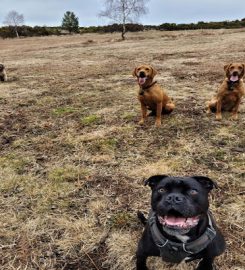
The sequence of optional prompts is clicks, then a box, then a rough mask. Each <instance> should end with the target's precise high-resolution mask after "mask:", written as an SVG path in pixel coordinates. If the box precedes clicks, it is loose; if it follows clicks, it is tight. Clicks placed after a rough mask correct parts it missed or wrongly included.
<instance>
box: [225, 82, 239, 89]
mask: <svg viewBox="0 0 245 270" xmlns="http://www.w3.org/2000/svg"><path fill="white" fill-rule="evenodd" d="M227 84H228V90H229V91H233V90H234V88H235V87H236V85H237V84H239V81H236V82H232V81H227Z"/></svg>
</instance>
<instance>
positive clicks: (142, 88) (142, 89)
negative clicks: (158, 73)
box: [139, 81, 157, 95]
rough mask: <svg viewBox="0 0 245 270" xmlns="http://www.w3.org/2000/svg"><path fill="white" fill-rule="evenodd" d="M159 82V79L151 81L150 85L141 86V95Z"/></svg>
mask: <svg viewBox="0 0 245 270" xmlns="http://www.w3.org/2000/svg"><path fill="white" fill-rule="evenodd" d="M156 83H157V81H154V82H153V83H151V84H150V85H147V86H145V87H144V86H140V93H139V94H140V95H144V91H145V90H147V89H149V88H151V87H152V86H153V85H155V84H156Z"/></svg>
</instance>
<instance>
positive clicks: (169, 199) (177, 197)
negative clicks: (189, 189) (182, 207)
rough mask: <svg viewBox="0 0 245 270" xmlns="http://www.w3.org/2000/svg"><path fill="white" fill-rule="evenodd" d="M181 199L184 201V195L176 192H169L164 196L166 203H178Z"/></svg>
mask: <svg viewBox="0 0 245 270" xmlns="http://www.w3.org/2000/svg"><path fill="white" fill-rule="evenodd" d="M183 201H184V197H183V196H181V194H177V193H172V194H169V195H168V196H167V198H166V202H168V203H174V204H180V203H182V202H183Z"/></svg>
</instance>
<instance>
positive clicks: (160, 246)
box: [156, 240, 168, 248]
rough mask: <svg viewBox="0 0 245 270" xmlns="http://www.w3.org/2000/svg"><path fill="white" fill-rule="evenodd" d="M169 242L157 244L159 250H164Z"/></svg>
mask: <svg viewBox="0 0 245 270" xmlns="http://www.w3.org/2000/svg"><path fill="white" fill-rule="evenodd" d="M167 243H168V240H166V242H165V243H164V244H156V245H157V246H158V247H159V248H163V247H165V246H166V245H167Z"/></svg>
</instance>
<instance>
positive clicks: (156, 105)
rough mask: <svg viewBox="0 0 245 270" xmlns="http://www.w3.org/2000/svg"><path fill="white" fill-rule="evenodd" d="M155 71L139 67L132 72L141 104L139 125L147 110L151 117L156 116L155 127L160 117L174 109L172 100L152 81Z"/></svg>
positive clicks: (143, 66) (158, 123) (150, 67)
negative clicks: (136, 81)
mask: <svg viewBox="0 0 245 270" xmlns="http://www.w3.org/2000/svg"><path fill="white" fill-rule="evenodd" d="M156 74H157V71H156V70H155V69H154V68H153V67H152V66H149V65H140V66H138V67H136V68H135V69H134V71H133V76H136V77H137V80H138V84H139V87H140V89H139V93H138V99H139V101H140V103H141V111H142V118H141V120H140V122H139V124H144V122H145V120H146V118H147V109H149V110H151V111H152V113H151V115H156V126H157V127H159V126H160V125H161V115H162V114H164V113H166V114H167V113H171V112H172V111H173V109H174V108H175V105H174V103H173V102H172V100H171V99H170V98H169V97H168V96H167V94H166V93H165V91H164V90H163V89H161V87H160V86H159V85H158V84H157V82H156V81H153V78H154V77H155V76H156Z"/></svg>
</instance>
